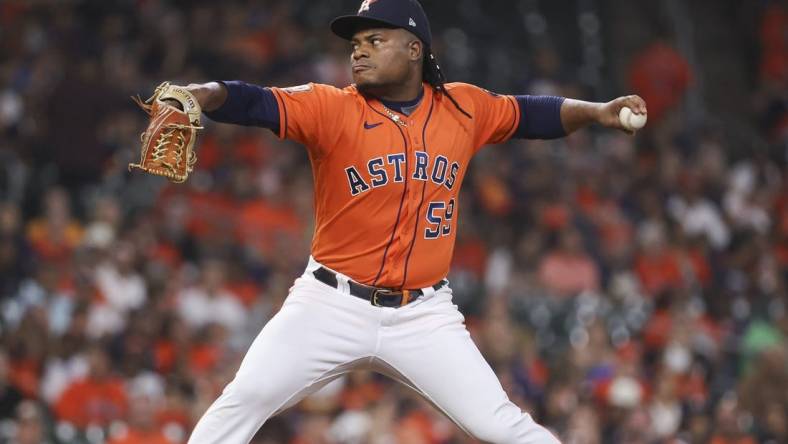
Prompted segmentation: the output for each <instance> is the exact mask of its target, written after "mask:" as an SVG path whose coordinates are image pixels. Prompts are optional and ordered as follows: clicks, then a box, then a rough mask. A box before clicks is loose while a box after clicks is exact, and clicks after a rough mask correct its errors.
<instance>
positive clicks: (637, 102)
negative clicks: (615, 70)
mask: <svg viewBox="0 0 788 444" xmlns="http://www.w3.org/2000/svg"><path fill="white" fill-rule="evenodd" d="M625 107H626V108H629V109H631V110H632V113H633V114H635V115H644V116H645V115H647V114H648V110H647V109H646V101H645V100H643V99H642V98H640V96H635V95H632V96H623V97H619V98H617V99H613V100H611V101H610V102H607V103H603V104H601V106H600V107H599V115H598V116H597V122H598V123H599V124H600V125H602V126H604V127H607V128H613V129H618V130H621V131H624V132H625V133H627V134H630V135H631V134H634V133H635V130H634V129H633V128H631V127H626V126H624V124H623V123H622V122H621V119H620V118H619V114H620V112H621V109H622V108H625Z"/></svg>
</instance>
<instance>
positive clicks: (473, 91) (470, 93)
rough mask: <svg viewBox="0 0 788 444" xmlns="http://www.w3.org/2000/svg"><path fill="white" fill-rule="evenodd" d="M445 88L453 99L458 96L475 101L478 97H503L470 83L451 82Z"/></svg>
mask: <svg viewBox="0 0 788 444" xmlns="http://www.w3.org/2000/svg"><path fill="white" fill-rule="evenodd" d="M444 87H445V88H446V90H447V91H448V92H449V94H451V95H452V97H455V98H457V97H458V96H460V97H464V98H466V97H467V98H469V99H474V98H476V97H493V98H498V97H503V96H502V95H501V94H496V93H494V92H492V91H490V90H487V89H485V88H482V87H480V86H476V85H473V84H470V83H464V82H451V83H447V84H446V85H444Z"/></svg>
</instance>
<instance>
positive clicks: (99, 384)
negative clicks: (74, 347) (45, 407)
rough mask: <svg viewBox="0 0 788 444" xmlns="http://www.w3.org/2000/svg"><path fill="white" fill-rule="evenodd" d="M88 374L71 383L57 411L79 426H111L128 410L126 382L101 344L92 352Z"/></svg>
mask: <svg viewBox="0 0 788 444" xmlns="http://www.w3.org/2000/svg"><path fill="white" fill-rule="evenodd" d="M88 365H89V368H90V370H89V372H88V376H87V377H86V378H84V379H81V380H77V381H74V382H72V383H71V385H69V386H68V387H67V388H66V389H65V390H64V391H63V393H62V394H61V395H60V399H58V400H57V401H56V402H55V406H54V409H55V413H56V414H57V417H58V418H59V419H61V420H63V421H68V422H70V423H72V424H73V425H75V426H76V427H79V428H85V427H86V426H88V425H91V424H95V425H98V426H107V425H109V424H110V422H112V421H113V420H116V419H120V418H123V417H125V415H126V412H127V410H128V401H127V396H126V389H125V388H124V386H123V381H122V380H121V379H120V378H117V377H115V376H114V375H113V374H112V373H111V369H110V362H109V357H108V356H107V354H106V352H105V351H104V350H102V349H101V348H100V347H99V346H93V348H91V349H90V350H89V351H88Z"/></svg>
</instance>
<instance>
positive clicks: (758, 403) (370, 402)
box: [0, 0, 788, 444]
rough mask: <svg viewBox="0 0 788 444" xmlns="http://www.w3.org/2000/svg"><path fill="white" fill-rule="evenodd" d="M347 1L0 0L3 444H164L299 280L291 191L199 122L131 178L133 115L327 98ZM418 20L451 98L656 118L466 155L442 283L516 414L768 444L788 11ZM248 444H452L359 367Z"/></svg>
mask: <svg viewBox="0 0 788 444" xmlns="http://www.w3.org/2000/svg"><path fill="white" fill-rule="evenodd" d="M356 3H357V2H355V1H306V0H292V1H287V2H281V1H225V2H213V1H186V0H182V1H162V0H118V1H78V0H3V1H0V442H13V443H41V442H47V443H85V442H90V443H99V442H104V441H107V442H111V443H113V444H120V443H127V444H130V443H154V444H157V443H168V442H183V440H184V439H185V436H186V434H187V433H188V431H189V430H190V427H191V426H192V424H193V423H194V421H196V419H197V418H198V417H199V415H200V414H201V413H202V412H203V411H204V409H205V408H206V407H207V405H208V404H209V403H210V402H211V401H212V400H213V399H214V398H215V396H216V395H217V393H218V392H219V391H220V390H221V388H222V386H223V385H224V384H225V383H226V382H227V381H229V379H230V378H231V377H232V374H233V370H234V369H235V368H236V367H237V365H238V360H239V358H240V357H241V356H242V354H243V352H244V351H245V349H246V347H247V346H248V344H249V343H250V341H251V339H252V338H253V337H254V335H255V334H256V333H257V332H258V331H259V329H260V328H261V326H262V325H264V323H265V322H266V320H267V319H269V318H270V316H271V315H272V314H273V313H275V312H276V310H277V307H278V306H279V305H280V304H281V302H282V300H283V298H284V297H285V295H286V293H287V290H288V288H289V285H290V283H291V282H292V280H293V278H294V277H295V276H297V275H298V274H300V272H301V270H302V268H303V266H304V265H305V261H306V258H307V256H308V246H309V239H310V236H311V229H312V215H311V204H312V201H311V199H312V197H311V196H312V191H311V173H310V170H309V165H308V162H307V158H306V155H305V153H304V150H303V149H302V148H300V147H298V146H296V145H294V144H291V143H289V142H281V141H278V140H276V139H275V137H273V135H272V134H271V133H270V132H269V131H267V130H261V129H246V128H241V127H232V126H227V125H216V124H212V123H210V122H209V123H207V125H206V126H207V130H206V131H205V132H204V133H203V135H202V138H201V140H200V142H199V145H200V148H199V157H200V159H199V163H198V166H197V171H196V172H195V174H194V175H193V176H192V177H191V178H190V180H189V182H188V183H186V184H184V185H179V186H173V185H169V184H167V183H166V182H165V181H164V180H162V179H159V178H153V177H149V176H147V175H144V174H130V173H128V172H127V170H126V165H127V163H129V162H130V161H133V160H134V159H135V158H136V157H137V156H138V148H139V142H138V141H139V133H140V132H141V130H142V128H143V127H144V126H145V124H146V123H145V116H144V114H143V113H142V112H141V111H140V110H139V109H136V107H135V106H134V105H133V103H132V102H131V100H129V99H128V98H129V96H130V95H135V94H141V95H146V94H148V93H149V92H150V91H152V89H153V87H154V86H155V85H156V84H158V83H159V82H160V81H162V80H165V79H167V80H172V81H174V82H179V83H187V82H190V81H194V82H199V81H207V80H211V79H243V80H247V81H251V82H255V83H259V84H264V85H277V86H288V85H297V84H300V83H304V82H307V81H315V82H323V83H330V84H336V85H345V84H347V83H348V81H349V72H348V66H347V65H348V63H347V62H348V60H347V58H348V50H349V49H348V45H347V44H346V43H345V42H343V41H341V40H339V39H338V38H335V37H333V36H332V35H331V34H330V32H329V31H328V27H327V24H328V22H329V20H330V18H332V17H333V16H336V15H339V14H341V13H346V12H349V11H354V10H355V9H356V8H357V7H358V5H357V4H356ZM424 6H425V9H426V10H427V13H428V15H429V16H430V17H431V21H432V27H433V32H434V34H435V36H436V40H437V41H436V43H435V50H436V53H437V55H438V58H439V60H440V61H441V63H442V65H443V66H444V68H445V70H446V72H447V73H448V75H449V77H450V79H451V80H457V81H469V82H473V83H476V84H478V85H480V86H484V87H486V88H488V89H491V90H494V91H496V92H500V93H531V94H559V95H566V96H571V97H577V98H584V99H588V100H604V99H609V98H612V97H615V96H617V95H621V94H626V93H630V92H635V93H638V94H641V95H642V96H643V97H644V98H645V99H646V100H647V102H648V106H649V124H648V127H647V129H646V130H644V131H641V132H640V133H639V134H638V135H637V136H636V137H634V138H630V137H627V136H624V135H622V134H617V133H613V132H610V131H600V130H598V129H590V130H584V131H580V132H578V133H577V134H574V135H572V136H571V137H569V138H567V139H563V140H558V141H551V142H539V141H513V142H509V143H507V144H504V145H501V146H496V147H489V148H486V149H485V150H483V151H482V152H481V153H480V155H479V156H478V157H477V158H476V159H475V160H474V163H473V164H472V168H471V171H470V172H469V175H468V180H467V182H466V185H465V187H464V189H463V192H462V195H461V202H462V213H463V214H462V218H461V227H460V232H459V238H458V241H457V246H456V251H455V257H454V262H453V269H452V272H451V275H450V279H451V282H452V286H453V288H454V292H455V298H456V301H457V303H458V304H459V305H460V306H461V309H462V311H463V312H464V313H465V314H466V317H467V324H468V328H469V329H470V331H471V332H472V335H473V336H474V338H475V340H476V342H477V343H478V345H479V346H480V348H481V349H482V350H483V352H484V355H485V357H486V358H487V359H488V361H489V362H490V364H491V365H492V366H493V368H494V369H495V370H496V372H497V373H498V374H499V376H500V378H501V380H502V382H503V384H504V385H505V387H506V389H507V391H508V393H509V394H510V396H511V397H512V398H513V400H514V401H516V402H517V403H518V404H520V405H521V406H523V407H524V408H527V409H528V410H529V411H530V412H532V413H533V415H534V416H535V417H536V418H537V419H538V420H539V421H540V422H542V423H543V424H546V425H547V426H549V427H551V428H553V429H554V430H555V431H556V432H557V433H559V434H560V435H561V436H562V437H563V439H564V440H565V442H568V443H599V442H604V443H611V442H620V443H652V442H666V443H676V442H687V443H705V442H712V443H715V444H722V443H739V444H744V443H754V442H774V443H777V442H788V421H786V418H787V417H788V390H786V387H788V371H787V370H786V368H788V365H787V364H788V353H786V337H787V335H788V317H786V309H785V308H786V298H787V296H786V289H787V288H788V285H787V283H788V169H787V168H786V163H787V160H788V151H787V150H786V146H787V145H786V142H787V141H788V125H787V124H788V118H787V117H786V91H788V88H787V86H788V52H787V51H788V50H787V49H786V41H787V39H788V36H787V35H786V29H788V23H787V22H788V10H787V9H786V2H785V1H766V0H752V1H746V2H740V1H729V0H694V1H691V2H689V1H681V0H660V1H625V0H554V1H543V0H541V1H540V0H521V1H496V0H486V1H481V0H458V1H454V2H438V1H430V0H425V1H424ZM294 352H297V351H294ZM456 371H462V369H457V370H456ZM457 396H463V395H462V392H461V391H458V393H457ZM254 442H255V443H258V444H260V443H299V444H300V443H467V442H471V441H470V440H469V439H468V438H466V437H465V436H464V435H463V434H462V433H461V432H459V431H458V429H457V428H456V427H455V426H453V425H452V424H451V423H449V422H447V420H446V419H445V418H443V417H442V416H441V415H439V414H437V413H436V412H435V411H434V410H433V409H432V408H431V407H430V406H428V405H426V404H425V403H424V402H422V401H421V400H419V399H418V398H416V397H414V396H413V395H412V394H411V393H409V392H408V391H407V390H405V389H403V388H401V387H399V386H397V385H395V384H394V383H392V382H389V381H388V380H385V379H381V378H379V377H377V376H376V375H373V374H369V373H356V374H353V375H351V376H349V377H348V378H346V379H344V380H341V381H340V382H339V383H336V384H332V385H331V386H329V388H328V389H326V390H324V391H323V392H321V393H320V394H319V395H317V396H314V397H312V398H310V399H308V400H306V401H305V402H303V403H301V404H300V405H299V406H298V407H297V408H295V409H293V410H291V411H289V412H287V413H286V414H284V415H282V416H281V417H278V418H275V419H273V420H271V421H270V422H269V423H268V424H266V426H265V427H264V428H263V429H262V430H261V432H260V433H259V434H258V436H257V437H256V438H255V441H254Z"/></svg>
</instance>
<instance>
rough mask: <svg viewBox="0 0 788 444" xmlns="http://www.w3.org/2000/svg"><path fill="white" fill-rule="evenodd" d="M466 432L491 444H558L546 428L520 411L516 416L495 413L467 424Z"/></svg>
mask: <svg viewBox="0 0 788 444" xmlns="http://www.w3.org/2000/svg"><path fill="white" fill-rule="evenodd" d="M467 426H468V432H469V433H470V434H471V435H473V437H474V438H476V439H478V440H480V441H482V442H485V443H491V444H560V441H558V439H557V438H556V437H555V436H554V435H553V434H552V433H550V432H549V431H548V430H547V429H545V428H544V427H542V426H540V425H539V424H537V423H536V422H534V420H533V419H531V416H530V415H528V414H526V413H520V414H519V415H517V416H516V417H512V416H508V415H500V414H499V415H496V416H495V417H494V419H492V420H490V419H489V418H488V420H486V421H476V422H475V423H473V424H468V425H467Z"/></svg>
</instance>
